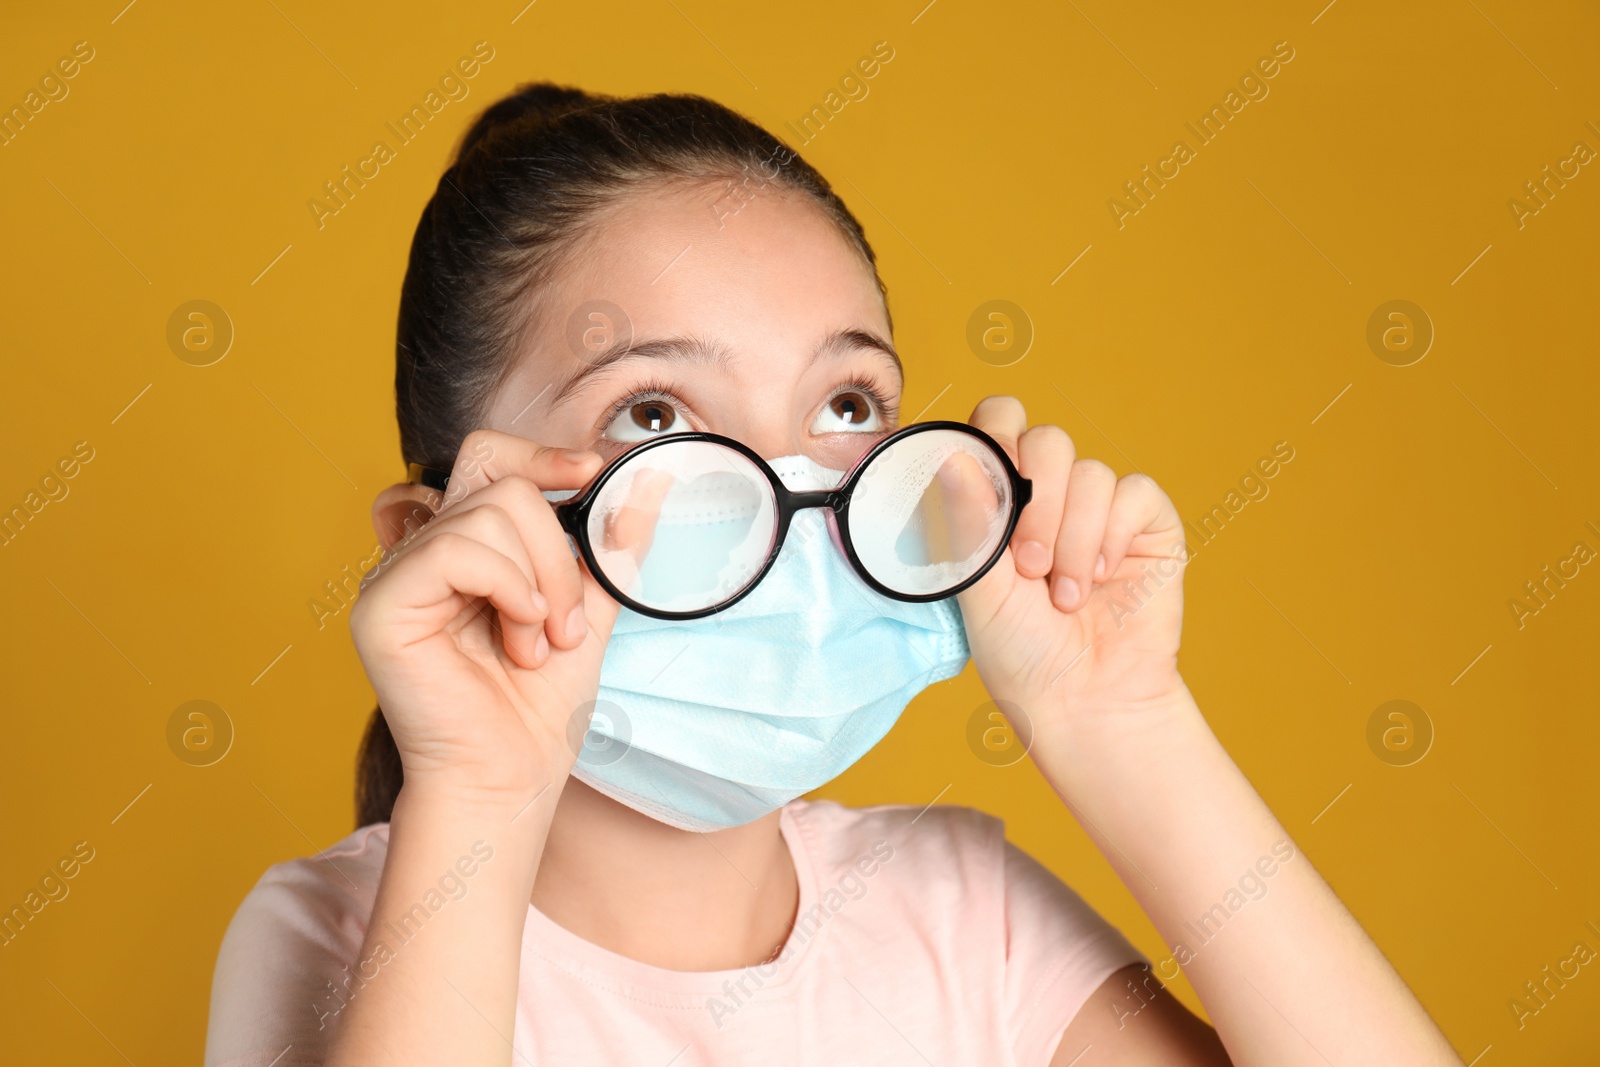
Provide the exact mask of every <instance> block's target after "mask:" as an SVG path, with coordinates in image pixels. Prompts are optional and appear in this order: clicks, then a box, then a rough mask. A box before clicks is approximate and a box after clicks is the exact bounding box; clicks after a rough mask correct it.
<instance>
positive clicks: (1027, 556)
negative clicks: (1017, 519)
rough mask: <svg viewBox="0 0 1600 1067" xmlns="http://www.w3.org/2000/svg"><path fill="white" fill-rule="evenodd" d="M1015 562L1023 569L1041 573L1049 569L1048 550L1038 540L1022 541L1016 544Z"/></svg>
mask: <svg viewBox="0 0 1600 1067" xmlns="http://www.w3.org/2000/svg"><path fill="white" fill-rule="evenodd" d="M1017 562H1018V563H1020V564H1022V569H1023V570H1025V571H1032V572H1033V573H1036V574H1038V573H1042V572H1044V571H1047V570H1049V569H1050V550H1049V549H1048V548H1046V547H1044V545H1042V544H1040V543H1039V542H1038V541H1024V542H1022V544H1020V545H1018V546H1017Z"/></svg>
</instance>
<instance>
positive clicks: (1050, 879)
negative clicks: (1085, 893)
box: [1004, 841, 1149, 1067]
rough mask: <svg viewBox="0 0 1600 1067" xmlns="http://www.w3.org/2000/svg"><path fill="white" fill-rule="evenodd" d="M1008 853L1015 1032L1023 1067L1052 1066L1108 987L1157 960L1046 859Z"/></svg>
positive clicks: (1009, 1004)
mask: <svg viewBox="0 0 1600 1067" xmlns="http://www.w3.org/2000/svg"><path fill="white" fill-rule="evenodd" d="M1004 851H1005V863H1004V868H1005V900H1006V978H1005V1004H1006V1011H1007V1014H1008V1016H1009V1018H1008V1022H1009V1023H1010V1026H1009V1028H1008V1029H1009V1030H1010V1032H1011V1033H1012V1034H1014V1035H1015V1038H1014V1040H1015V1049H1016V1055H1017V1063H1018V1064H1020V1065H1021V1067H1047V1065H1048V1064H1049V1062H1050V1057H1051V1056H1052V1055H1053V1054H1054V1053H1055V1049H1056V1046H1057V1045H1058V1044H1059V1043H1060V1041H1061V1034H1062V1032H1063V1031H1064V1030H1066V1028H1067V1025H1068V1024H1069V1023H1070V1022H1071V1021H1072V1018H1073V1016H1075V1015H1077V1013H1078V1010H1079V1009H1080V1008H1081V1007H1083V1004H1084V1002H1085V1001H1087V1000H1088V999H1089V996H1090V994H1092V993H1093V992H1094V991H1095V990H1096V989H1097V988H1098V987H1099V986H1100V983H1101V982H1103V981H1105V980H1106V978H1107V977H1109V976H1110V975H1111V974H1112V973H1113V972H1115V971H1117V970H1119V969H1120V968H1122V967H1126V966H1127V965H1128V964H1130V963H1139V962H1141V961H1143V962H1146V963H1148V962H1149V960H1148V958H1147V957H1146V956H1145V955H1144V954H1143V953H1141V952H1140V951H1139V950H1138V949H1136V948H1134V947H1133V945H1132V944H1130V943H1129V941H1128V939H1127V938H1125V937H1124V936H1123V935H1122V932H1121V931H1119V930H1118V929H1117V928H1116V927H1115V926H1112V925H1111V924H1110V923H1108V922H1106V920H1105V919H1103V918H1101V917H1100V914H1099V913H1098V912H1096V911H1095V910H1094V909H1093V908H1091V907H1090V906H1089V905H1088V904H1087V903H1085V902H1084V900H1083V898H1082V897H1080V896H1078V894H1077V893H1075V892H1073V890H1072V889H1071V887H1069V886H1068V885H1067V884H1066V883H1064V882H1062V881H1061V879H1059V878H1057V877H1056V876H1055V875H1054V874H1052V873H1050V871H1049V870H1048V869H1046V868H1045V867H1044V866H1043V865H1042V864H1040V863H1039V861H1038V860H1035V859H1034V858H1033V857H1032V856H1030V855H1028V854H1027V853H1026V852H1024V851H1022V850H1021V849H1020V848H1018V847H1017V846H1015V845H1013V844H1012V843H1011V842H1010V841H1006V842H1005V843H1004Z"/></svg>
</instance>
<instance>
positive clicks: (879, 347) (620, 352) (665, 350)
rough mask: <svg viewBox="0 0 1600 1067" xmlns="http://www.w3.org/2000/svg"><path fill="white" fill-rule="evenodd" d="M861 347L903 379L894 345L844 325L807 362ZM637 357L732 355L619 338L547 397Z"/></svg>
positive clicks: (671, 340)
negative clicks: (884, 362)
mask: <svg viewBox="0 0 1600 1067" xmlns="http://www.w3.org/2000/svg"><path fill="white" fill-rule="evenodd" d="M862 348H865V349H869V350H871V351H874V352H878V353H881V354H882V355H883V356H884V357H886V359H887V360H888V361H889V362H891V363H893V364H894V369H895V373H896V374H897V375H899V377H900V379H901V380H902V381H904V380H905V368H904V367H903V366H902V365H901V363H900V355H899V353H897V352H896V351H895V350H894V346H893V345H891V344H890V343H889V342H888V341H886V340H884V339H883V338H881V337H879V336H878V335H877V334H875V333H873V332H872V331H870V330H864V329H861V328H859V327H845V328H842V329H837V330H833V331H831V332H830V333H828V335H827V336H825V337H824V338H823V339H822V340H821V341H820V342H819V343H818V344H817V347H816V348H815V349H813V350H812V353H811V359H810V360H809V361H808V364H807V365H808V366H809V365H811V364H814V363H816V362H817V361H818V360H819V359H822V358H823V357H825V356H826V357H838V356H843V355H847V354H848V353H850V352H852V351H854V350H856V349H862ZM639 359H664V360H670V361H672V362H675V363H702V364H707V365H710V366H717V367H725V366H727V365H728V364H729V363H730V362H732V359H733V354H732V353H731V352H730V351H729V350H728V348H727V346H726V345H724V344H722V343H721V342H717V341H707V340H705V339H704V338H701V337H696V336H693V335H688V336H679V337H660V338H654V339H651V340H647V341H639V340H635V339H633V338H628V337H624V338H620V339H618V340H617V341H615V342H613V343H612V345H611V346H610V347H609V348H606V349H604V350H602V351H601V352H599V353H597V354H596V355H594V356H593V357H590V358H589V359H587V360H586V361H585V362H584V365H583V366H581V367H579V368H578V369H577V370H576V371H574V372H573V373H572V375H571V377H569V378H568V379H567V380H566V381H564V382H562V383H561V385H560V386H559V387H557V389H556V391H555V395H554V396H552V397H551V398H550V405H551V406H552V407H553V406H555V405H557V404H559V403H561V401H562V400H564V399H566V398H567V397H569V396H571V395H572V394H573V393H575V392H577V391H578V390H579V389H581V388H582V387H583V386H584V385H585V384H587V382H588V381H589V379H591V378H593V377H595V376H596V375H598V374H600V373H601V372H603V371H605V370H607V369H608V368H610V367H613V366H615V365H617V364H618V363H623V362H627V361H631V360H639Z"/></svg>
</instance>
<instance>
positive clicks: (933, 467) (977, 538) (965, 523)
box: [849, 430, 1011, 596]
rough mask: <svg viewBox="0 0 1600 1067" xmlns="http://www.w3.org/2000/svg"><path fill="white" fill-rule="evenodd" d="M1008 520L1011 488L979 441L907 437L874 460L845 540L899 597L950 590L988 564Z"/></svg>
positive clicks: (944, 434) (949, 435)
mask: <svg viewBox="0 0 1600 1067" xmlns="http://www.w3.org/2000/svg"><path fill="white" fill-rule="evenodd" d="M1010 513H1011V481H1010V479H1009V477H1007V474H1006V470H1005V468H1004V466H1002V464H1001V462H1000V459H999V457H997V456H996V455H995V453H994V451H993V450H992V449H990V448H989V446H988V445H986V444H984V443H983V442H982V441H980V440H978V439H977V438H975V437H973V436H972V435H970V434H965V433H961V432H959V431H956V430H928V431H926V432H923V433H918V434H912V435H910V436H908V437H906V438H904V439H903V440H901V441H898V442H896V443H895V444H894V445H892V446H890V447H889V448H888V449H886V450H885V451H884V452H883V453H882V454H880V455H879V456H877V457H876V458H874V459H873V461H872V462H871V464H869V465H868V467H867V468H866V470H865V471H863V473H862V476H861V481H860V483H859V484H858V486H857V487H856V491H855V496H854V498H853V499H852V500H851V502H850V522H849V525H850V541H851V543H852V544H853V545H854V547H855V550H856V555H857V556H858V557H859V558H860V560H861V564H862V566H863V567H865V568H866V570H867V572H868V573H870V574H871V575H872V576H873V578H875V579H877V581H879V582H881V583H882V584H883V585H885V586H887V587H888V588H890V589H893V590H895V591H896V592H899V593H906V594H910V595H917V596H925V595H930V594H934V593H939V592H942V591H944V590H947V589H953V588H955V587H956V586H958V585H960V584H961V583H962V582H964V581H966V580H967V579H968V578H970V577H972V575H973V574H975V573H976V572H977V571H978V570H979V568H981V567H982V566H983V565H984V564H985V563H987V562H988V560H989V557H990V556H992V555H993V554H994V552H995V550H996V548H997V547H998V546H999V544H1000V539H1001V538H1002V537H1003V536H1004V534H1005V527H1006V521H1007V519H1008V517H1009V516H1010Z"/></svg>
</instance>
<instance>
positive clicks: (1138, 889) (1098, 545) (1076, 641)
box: [949, 396, 1461, 1067]
mask: <svg viewBox="0 0 1600 1067" xmlns="http://www.w3.org/2000/svg"><path fill="white" fill-rule="evenodd" d="M971 421H972V422H973V424H974V425H978V426H981V427H982V428H983V429H985V430H987V431H988V432H989V434H990V435H991V436H993V437H994V438H995V439H996V440H997V441H999V442H1000V443H1001V444H1002V445H1003V446H1004V447H1005V448H1006V449H1007V450H1008V451H1009V452H1010V453H1011V455H1012V456H1013V457H1014V458H1015V459H1016V462H1017V466H1018V468H1019V470H1020V471H1021V473H1022V475H1023V477H1025V478H1028V479H1030V480H1031V481H1032V483H1033V499H1032V501H1031V503H1029V504H1028V505H1027V507H1026V508H1024V509H1023V511H1022V513H1021V515H1020V516H1019V518H1018V522H1017V526H1016V529H1015V531H1014V533H1013V535H1012V538H1011V541H1010V542H1009V547H1008V549H1007V551H1006V552H1005V554H1004V555H1003V556H1002V557H1001V558H1000V560H999V562H998V563H997V564H996V565H995V566H994V568H993V569H991V570H990V571H989V572H988V573H987V574H985V575H984V576H983V578H982V579H981V580H980V581H979V582H977V583H975V584H974V585H973V586H971V587H970V588H969V589H967V590H966V591H964V592H963V593H961V594H960V604H961V610H962V617H963V619H964V621H965V623H966V628H967V634H968V638H969V641H970V644H971V646H972V657H973V662H974V663H975V664H976V666H977V668H978V673H979V676H980V677H982V679H983V682H984V685H985V686H986V687H987V688H988V690H989V693H990V695H991V696H993V697H994V699H995V702H996V703H997V704H998V705H999V706H1000V707H1001V708H1002V709H1004V710H1005V711H1006V714H1007V716H1008V717H1009V718H1010V720H1011V724H1012V726H1013V728H1014V729H1016V731H1017V733H1018V734H1019V735H1020V736H1022V737H1023V738H1024V739H1025V740H1026V741H1027V742H1028V744H1029V753H1030V755H1031V757H1032V758H1033V761H1034V763H1035V764H1036V765H1037V766H1038V767H1039V769H1040V771H1041V772H1042V773H1043V774H1044V777H1045V779H1046V780H1047V781H1048V782H1049V783H1050V784H1051V786H1052V787H1053V788H1054V789H1055V790H1056V792H1057V793H1058V794H1059V795H1060V796H1061V798H1062V799H1063V800H1064V801H1065V802H1066V803H1067V805H1068V807H1070V808H1071V809H1072V811H1073V812H1074V814H1075V815H1076V816H1077V817H1078V821H1079V822H1081V823H1082V824H1083V826H1084V828H1085V829H1086V830H1087V831H1088V832H1089V833H1090V834H1091V835H1092V836H1093V837H1094V839H1095V841H1096V843H1097V844H1098V845H1099V847H1100V849H1101V851H1102V852H1104V853H1105V855H1106V857H1107V858H1108V859H1109V860H1110V861H1111V863H1112V865H1113V866H1115V868H1116V870H1117V872H1118V874H1120V875H1121V877H1122V880H1123V881H1124V882H1126V883H1127V884H1128V886H1129V888H1130V889H1131V890H1132V891H1133V893H1134V895H1135V897H1137V898H1138V900H1139V903H1140V904H1141V905H1142V906H1143V907H1144V909H1145V911H1146V912H1147V913H1148V914H1149V916H1150V918H1151V920H1152V921H1153V922H1154V923H1155V925H1156V928H1157V929H1158V930H1160V931H1161V936H1162V937H1163V938H1165V939H1166V940H1167V942H1168V944H1169V945H1171V946H1172V949H1173V955H1174V957H1175V958H1176V959H1177V961H1178V963H1179V964H1180V965H1181V966H1183V967H1184V969H1185V970H1186V971H1187V972H1188V973H1189V974H1190V976H1191V978H1192V980H1193V982H1194V985H1195V988H1196V990H1197V991H1198V992H1199V994H1200V999H1201V1001H1202V1002H1203V1003H1204V1004H1205V1006H1206V1011H1207V1012H1208V1013H1209V1014H1210V1015H1211V1017H1212V1019H1213V1021H1214V1022H1215V1023H1216V1028H1217V1033H1218V1035H1220V1037H1221V1038H1222V1041H1223V1043H1224V1044H1225V1045H1226V1046H1227V1050H1228V1053H1229V1055H1230V1056H1231V1057H1232V1059H1233V1062H1234V1063H1236V1064H1251V1065H1254V1064H1263V1065H1265V1064H1271V1065H1274V1067H1277V1065H1281V1064H1310V1065H1320V1064H1331V1063H1361V1064H1368V1063H1371V1064H1402V1063H1403V1064H1407V1065H1408V1067H1409V1065H1414V1064H1459V1063H1460V1062H1461V1061H1460V1060H1459V1058H1457V1057H1456V1055H1455V1053H1454V1052H1453V1051H1452V1050H1451V1048H1450V1045H1449V1043H1448V1042H1447V1041H1446V1040H1445V1039H1444V1036H1443V1035H1442V1034H1441V1033H1440V1032H1439V1029H1438V1027H1436V1026H1435V1025H1434V1023H1433V1021H1432V1020H1431V1019H1429V1018H1428V1015H1427V1013H1426V1012H1424V1011H1423V1009H1422V1006H1421V1005H1420V1004H1419V1003H1417V1000H1416V998H1415V997H1413V996H1412V995H1411V992H1410V991H1409V990H1408V989H1407V988H1406V986H1405V983H1403V982H1402V981H1401V980H1400V977H1399V976H1398V975H1397V974H1396V973H1395V971H1394V969H1393V968H1392V967H1390V965H1389V963H1388V961H1387V960H1385V959H1384V957H1383V955H1382V953H1380V952H1379V951H1378V949H1377V946H1375V945H1374V944H1373V943H1372V941H1371V940H1370V939H1369V938H1368V937H1367V936H1366V934H1365V933H1364V932H1363V931H1362V929H1361V927H1360V926H1359V925H1358V924H1357V923H1356V921H1355V919H1354V918H1353V917H1352V916H1351V914H1350V912H1349V911H1348V910H1346V909H1345V907H1344V905H1343V904H1341V903H1340V902H1339V899H1338V897H1336V896H1335V895H1334V893H1333V891H1332V890H1331V889H1329V888H1328V884H1327V883H1326V882H1324V881H1323V880H1322V878H1321V876H1319V875H1318V874H1317V872H1316V871H1315V870H1314V869H1313V868H1312V866H1311V863H1310V861H1309V860H1307V859H1306V857H1305V856H1303V855H1302V854H1301V853H1300V850H1299V848H1298V847H1297V846H1296V845H1295V844H1294V842H1293V840H1292V839H1291V838H1290V837H1289V834H1288V832H1287V831H1285V830H1284V828H1283V825H1282V824H1281V823H1279V822H1278V820H1277V819H1275V818H1274V817H1273V815H1272V812H1270V811H1269V810H1267V806H1266V804H1264V803H1263V802H1262V800H1261V798H1260V797H1259V796H1258V795H1257V794H1256V792H1255V790H1254V789H1253V788H1251V786H1250V783H1249V782H1248V781H1246V780H1245V777H1244V775H1243V774H1242V773H1240V771H1239V768H1238V767H1237V766H1235V765H1234V762H1233V760H1231V759H1230V758H1229V757H1228V754H1227V753H1226V752H1224V751H1223V749H1222V746H1221V745H1220V744H1219V743H1218V742H1217V739H1216V737H1215V736H1214V735H1213V734H1212V732H1211V730H1210V728H1209V727H1208V726H1207V725H1206V722H1205V719H1204V718H1202V717H1201V715H1200V709H1199V708H1198V707H1196V705H1195V702H1194V700H1193V698H1192V697H1191V696H1190V694H1189V689H1188V687H1187V686H1186V685H1185V684H1184V682H1183V679H1182V678H1181V677H1180V676H1179V674H1178V643H1179V632H1180V629H1181V623H1182V618H1183V572H1184V569H1185V567H1186V565H1187V563H1188V553H1187V551H1186V548H1185V545H1184V536H1183V524H1182V522H1181V520H1180V519H1179V517H1178V513H1177V509H1176V508H1174V507H1173V505H1172V501H1171V500H1170V499H1168V498H1167V495H1166V493H1164V492H1163V491H1162V490H1161V488H1160V487H1159V486H1157V485H1156V483H1155V482H1154V481H1153V480H1151V479H1150V478H1149V477H1148V476H1147V475H1144V474H1141V473H1135V474H1130V475H1127V476H1125V477H1122V478H1120V479H1119V478H1118V477H1117V475H1116V474H1115V472H1113V471H1112V470H1111V468H1110V467H1108V466H1106V464H1104V463H1101V462H1100V461H1098V460H1093V459H1084V458H1080V457H1079V456H1078V455H1077V453H1076V448H1075V446H1074V445H1073V442H1072V439H1071V438H1070V437H1068V436H1067V434H1066V432H1065V431H1063V430H1062V429H1061V428H1060V427H1059V426H1051V425H1040V426H1034V427H1029V426H1028V425H1027V417H1026V414H1025V413H1024V411H1023V408H1022V404H1021V402H1019V401H1018V400H1017V399H1016V398H1015V397H1006V396H995V397H988V398H986V399H985V400H984V401H982V402H981V403H980V404H979V405H978V407H977V409H976V410H975V411H974V412H973V415H972V420H971ZM1293 458H1294V450H1293V448H1292V447H1291V446H1290V445H1289V444H1288V442H1286V441H1280V442H1278V445H1277V447H1276V448H1275V449H1274V451H1273V454H1272V457H1269V458H1268V459H1264V460H1263V461H1262V462H1263V463H1268V462H1269V459H1270V461H1271V462H1279V461H1281V462H1285V463H1287V462H1289V461H1290V460H1291V459H1293ZM949 500H950V502H951V506H953V507H954V508H955V509H957V513H958V514H959V513H960V511H961V509H969V510H972V511H975V512H976V513H978V514H983V513H985V511H986V510H993V505H994V501H995V488H994V487H993V486H991V485H990V484H989V481H988V480H987V479H982V478H971V479H967V480H965V481H962V482H961V484H960V485H959V487H956V488H953V489H952V491H951V495H950V497H949ZM1167 977H1169V978H1170V977H1172V975H1170V974H1169V975H1168V976H1167ZM1158 1003H1159V1004H1160V1005H1163V1006H1161V1007H1157V1008H1156V1010H1155V1011H1153V1012H1152V1013H1151V1015H1150V1016H1146V1017H1145V1019H1144V1021H1145V1022H1151V1021H1152V1020H1153V1018H1165V1017H1168V1016H1170V1015H1171V1014H1172V1011H1171V1009H1172V1007H1173V1006H1174V1002H1173V1001H1171V999H1170V998H1165V997H1163V998H1159V1000H1158ZM1080 1014H1081V1013H1080ZM1097 1014H1099V1013H1097V1012H1095V1011H1094V1010H1091V1011H1090V1013H1089V1015H1088V1016H1087V1017H1085V1018H1084V1019H1083V1020H1082V1025H1083V1027H1085V1028H1092V1027H1094V1026H1095V1025H1096V1022H1095V1016H1096V1015H1097ZM1110 1014H1111V1011H1110V1010H1109V1009H1106V1010H1105V1015H1106V1016H1109V1015H1110ZM1139 1021H1140V1019H1139V1017H1138V1016H1135V1017H1134V1018H1133V1020H1132V1021H1129V1020H1127V1019H1125V1018H1121V1017H1119V1018H1118V1020H1117V1022H1118V1023H1120V1024H1122V1025H1119V1026H1118V1027H1117V1033H1118V1034H1119V1035H1122V1037H1119V1039H1118V1044H1120V1045H1122V1046H1123V1047H1124V1048H1125V1049H1127V1050H1128V1058H1126V1059H1125V1060H1124V1061H1123V1062H1129V1063H1138V1062H1141V1059H1140V1057H1146V1058H1148V1052H1149V1051H1150V1049H1151V1048H1152V1047H1153V1046H1151V1045H1149V1044H1148V1042H1150V1041H1153V1040H1156V1039H1154V1038H1152V1037H1149V1036H1133V1037H1128V1036H1127V1035H1130V1034H1135V1035H1137V1034H1140V1033H1142V1031H1140V1030H1139V1029H1138V1027H1137V1026H1136V1025H1135V1024H1137V1023H1138V1022H1139ZM1101 1022H1102V1023H1103V1022H1104V1019H1103V1018H1102V1019H1101ZM1072 1026H1073V1027H1077V1026H1079V1023H1078V1022H1074V1023H1073V1024H1072ZM1149 1029H1153V1027H1152V1028H1149ZM1070 1036H1071V1038H1072V1040H1064V1041H1063V1043H1062V1044H1063V1052H1064V1054H1076V1051H1077V1049H1070V1048H1068V1046H1070V1045H1072V1044H1074V1042H1075V1041H1076V1040H1077V1038H1078V1037H1080V1036H1081V1035H1080V1032H1079V1031H1076V1030H1074V1031H1070ZM1175 1041H1176V1043H1174V1042H1173V1041H1169V1042H1168V1043H1167V1048H1168V1049H1169V1051H1172V1052H1176V1050H1178V1049H1183V1050H1184V1051H1183V1052H1182V1053H1181V1054H1182V1055H1183V1057H1184V1062H1187V1063H1190V1064H1202V1063H1206V1062H1208V1059H1207V1058H1206V1056H1207V1054H1206V1053H1205V1052H1204V1049H1205V1047H1206V1046H1205V1042H1204V1041H1203V1040H1200V1039H1199V1038H1181V1039H1175ZM1142 1043H1143V1044H1144V1045H1145V1047H1144V1048H1142V1049H1140V1048H1139V1046H1140V1044H1142ZM1213 1048H1214V1046H1213ZM1135 1050H1137V1051H1135ZM1063 1062H1070V1060H1068V1061H1063ZM1167 1062H1175V1060H1173V1059H1171V1058H1169V1059H1168V1060H1167Z"/></svg>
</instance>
